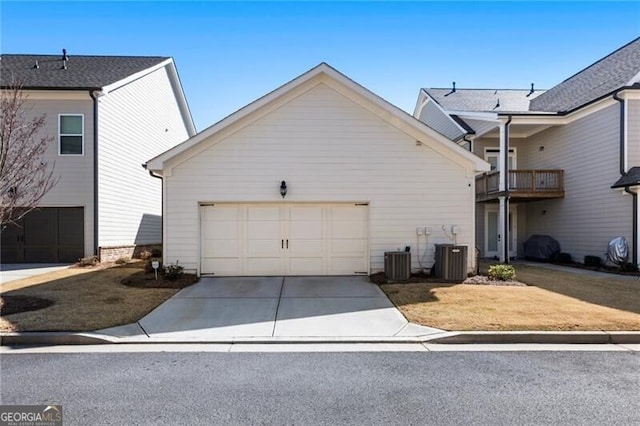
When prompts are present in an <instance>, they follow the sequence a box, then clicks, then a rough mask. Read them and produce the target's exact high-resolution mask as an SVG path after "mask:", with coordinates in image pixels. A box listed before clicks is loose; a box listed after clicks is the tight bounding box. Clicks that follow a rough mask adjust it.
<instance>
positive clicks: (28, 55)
mask: <svg viewBox="0 0 640 426" xmlns="http://www.w3.org/2000/svg"><path fill="white" fill-rule="evenodd" d="M67 55H68V56H69V58H164V59H169V58H171V56H161V55H75V54H69V53H67ZM0 56H23V57H30V56H46V57H49V56H59V57H62V54H61V53H51V54H45V53H1V54H0Z"/></svg>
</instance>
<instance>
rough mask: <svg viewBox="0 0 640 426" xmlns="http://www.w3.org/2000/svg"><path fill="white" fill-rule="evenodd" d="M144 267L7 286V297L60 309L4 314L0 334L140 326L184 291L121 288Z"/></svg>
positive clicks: (76, 272) (61, 274) (63, 273)
mask: <svg viewBox="0 0 640 426" xmlns="http://www.w3.org/2000/svg"><path fill="white" fill-rule="evenodd" d="M143 267H144V263H143V262H135V263H129V264H125V265H122V266H117V267H112V268H107V269H81V268H70V269H64V270H60V271H56V272H52V273H50V274H44V275H39V276H36V277H31V278H26V279H23V280H17V281H13V282H11V283H9V284H6V285H3V286H2V292H3V296H4V295H8V296H27V297H39V298H44V299H49V300H51V301H53V302H54V304H53V305H52V306H49V307H47V308H44V309H40V310H37V311H31V312H21V313H15V314H10V315H4V314H3V315H2V316H1V317H0V331H90V330H99V329H102V328H108V327H114V326H118V325H123V324H128V323H132V322H135V321H137V320H139V319H140V318H141V317H143V316H144V315H146V314H148V313H149V312H150V311H151V310H153V309H154V308H155V307H156V306H158V305H159V304H160V303H162V302H164V301H165V300H167V299H168V298H169V297H171V296H173V295H174V294H175V293H176V292H177V291H178V289H170V288H135V287H128V286H125V285H122V284H121V280H123V279H126V278H127V277H130V276H131V275H134V274H136V273H138V272H140V271H141V270H142V269H143Z"/></svg>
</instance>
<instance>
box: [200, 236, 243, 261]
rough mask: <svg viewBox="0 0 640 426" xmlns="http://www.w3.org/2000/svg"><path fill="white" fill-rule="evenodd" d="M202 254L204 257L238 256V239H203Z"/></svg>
mask: <svg viewBox="0 0 640 426" xmlns="http://www.w3.org/2000/svg"><path fill="white" fill-rule="evenodd" d="M202 254H203V256H204V257H239V256H240V253H239V247H238V240H237V239H233V240H205V241H204V242H203V247H202Z"/></svg>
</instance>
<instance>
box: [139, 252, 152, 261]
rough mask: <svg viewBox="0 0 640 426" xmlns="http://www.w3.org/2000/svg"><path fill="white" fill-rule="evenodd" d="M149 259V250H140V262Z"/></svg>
mask: <svg viewBox="0 0 640 426" xmlns="http://www.w3.org/2000/svg"><path fill="white" fill-rule="evenodd" d="M150 257H151V252H150V251H149V250H142V252H141V253H140V259H142V260H147V259H148V258H150Z"/></svg>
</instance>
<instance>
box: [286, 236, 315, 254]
mask: <svg viewBox="0 0 640 426" xmlns="http://www.w3.org/2000/svg"><path fill="white" fill-rule="evenodd" d="M297 256H306V257H309V256H322V240H320V239H319V240H297V241H289V257H297Z"/></svg>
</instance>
